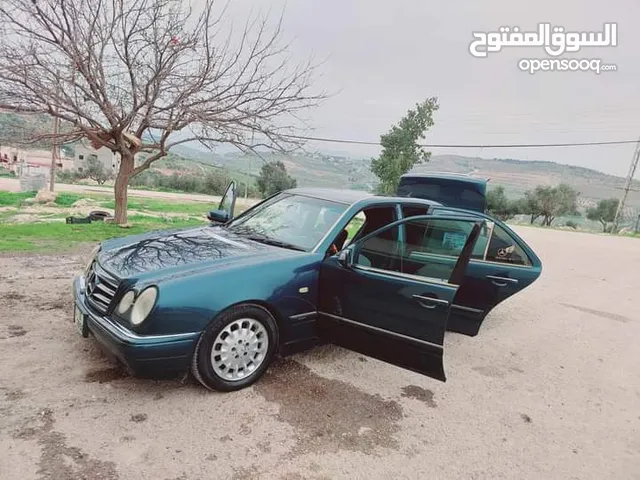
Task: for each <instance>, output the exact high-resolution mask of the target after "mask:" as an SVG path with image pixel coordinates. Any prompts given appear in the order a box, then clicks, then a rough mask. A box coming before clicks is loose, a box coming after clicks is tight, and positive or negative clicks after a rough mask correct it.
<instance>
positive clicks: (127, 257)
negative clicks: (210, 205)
mask: <svg viewBox="0 0 640 480" xmlns="http://www.w3.org/2000/svg"><path fill="white" fill-rule="evenodd" d="M295 253H300V252H295V251H293V250H287V249H283V248H278V247H272V246H268V245H264V244H261V243H258V242H255V241H252V240H249V239H247V238H245V237H242V236H240V235H236V234H234V233H232V232H231V231H229V230H228V229H226V228H224V227H214V226H205V227H198V228H190V229H182V230H172V231H162V232H153V233H147V234H143V235H135V236H130V237H124V238H119V239H113V240H108V241H106V242H104V243H103V244H102V250H101V252H100V253H99V255H98V263H99V264H100V266H101V267H103V268H104V269H106V270H107V271H109V272H111V273H112V274H114V275H116V276H117V277H119V278H128V277H138V276H141V275H144V274H147V273H151V272H158V273H160V272H167V273H169V272H168V271H172V272H175V273H180V272H186V271H191V270H196V269H197V270H200V269H201V268H206V267H209V266H211V265H212V264H226V263H237V262H238V261H246V262H247V263H254V262H255V261H260V260H263V259H264V258H265V257H267V256H268V257H273V256H274V255H278V256H280V255H292V254H295Z"/></svg>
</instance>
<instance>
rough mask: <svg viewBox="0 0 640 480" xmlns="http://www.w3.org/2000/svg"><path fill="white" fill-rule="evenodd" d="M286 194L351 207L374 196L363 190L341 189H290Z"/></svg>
mask: <svg viewBox="0 0 640 480" xmlns="http://www.w3.org/2000/svg"><path fill="white" fill-rule="evenodd" d="M286 193H290V194H292V195H305V196H307V197H314V198H320V199H322V200H329V201H333V202H339V203H346V204H349V205H351V204H352V203H356V202H358V201H360V200H364V199H366V198H371V197H373V196H374V195H373V194H372V193H369V192H365V191H363V190H348V189H342V188H291V189H289V190H286Z"/></svg>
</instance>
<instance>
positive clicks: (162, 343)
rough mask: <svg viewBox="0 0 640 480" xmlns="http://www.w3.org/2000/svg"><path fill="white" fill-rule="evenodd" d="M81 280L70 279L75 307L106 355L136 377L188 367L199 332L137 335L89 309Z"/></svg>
mask: <svg viewBox="0 0 640 480" xmlns="http://www.w3.org/2000/svg"><path fill="white" fill-rule="evenodd" d="M84 282H85V279H84V276H83V275H78V276H77V277H76V278H75V279H74V281H73V294H74V298H75V303H76V306H77V307H78V308H79V309H80V311H81V312H82V313H83V314H84V315H86V319H87V327H88V329H89V332H91V333H92V334H93V336H94V337H95V338H96V340H97V341H98V343H99V344H100V345H101V347H102V348H103V349H104V350H105V352H106V353H107V354H110V355H111V356H113V357H115V358H116V359H117V360H119V361H120V362H122V363H123V364H124V365H125V366H126V367H127V368H128V369H129V370H130V371H131V372H132V373H133V374H134V375H137V376H153V377H155V376H164V375H166V374H174V373H177V372H183V371H185V370H188V369H189V367H190V364H191V357H192V355H193V351H194V349H195V344H196V342H197V340H198V336H199V335H200V332H192V333H180V334H173V335H138V334H137V333H135V332H133V331H131V330H129V329H127V328H125V327H123V326H122V325H120V324H119V323H117V322H115V321H114V320H111V319H110V318H109V317H106V316H102V315H100V314H98V313H96V312H95V311H94V310H92V309H91V308H90V307H89V306H88V304H87V302H86V297H85V283H84Z"/></svg>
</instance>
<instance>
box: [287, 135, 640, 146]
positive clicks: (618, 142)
mask: <svg viewBox="0 0 640 480" xmlns="http://www.w3.org/2000/svg"><path fill="white" fill-rule="evenodd" d="M284 136H286V137H289V138H294V139H296V140H310V141H314V142H327V143H345V144H350V145H374V146H380V145H381V143H380V142H367V141H363V140H345V139H338V138H325V137H307V136H304V135H284ZM636 142H637V140H613V141H608V142H571V143H510V144H507V143H498V144H435V143H433V144H432V143H423V144H421V145H420V146H421V147H427V148H538V147H588V146H597V145H626V144H631V143H636Z"/></svg>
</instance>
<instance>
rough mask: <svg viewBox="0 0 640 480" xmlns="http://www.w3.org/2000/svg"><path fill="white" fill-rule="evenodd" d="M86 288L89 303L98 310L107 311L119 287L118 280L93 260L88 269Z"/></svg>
mask: <svg viewBox="0 0 640 480" xmlns="http://www.w3.org/2000/svg"><path fill="white" fill-rule="evenodd" d="M86 289H87V290H86V294H87V300H88V301H89V304H90V305H91V306H92V307H93V308H94V309H95V310H97V311H98V312H100V313H107V310H109V306H110V305H111V301H112V300H113V297H114V296H115V294H116V290H117V289H118V280H116V279H115V278H113V277H112V276H111V275H109V274H108V273H107V272H105V271H104V270H103V269H102V268H100V266H99V265H97V264H96V262H93V263H92V264H91V266H90V267H89V270H88V271H87V276H86Z"/></svg>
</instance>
